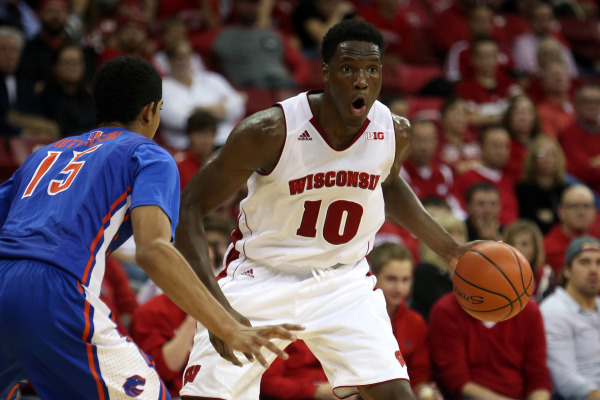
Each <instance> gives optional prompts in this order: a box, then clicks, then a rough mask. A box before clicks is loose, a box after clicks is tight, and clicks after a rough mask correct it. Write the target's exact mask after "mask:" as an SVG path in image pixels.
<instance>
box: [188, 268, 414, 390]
mask: <svg viewBox="0 0 600 400" xmlns="http://www.w3.org/2000/svg"><path fill="white" fill-rule="evenodd" d="M368 272H369V265H368V264H367V261H366V260H364V259H363V260H362V261H360V262H358V263H356V264H353V265H342V266H337V267H334V268H329V269H324V270H314V269H312V270H307V271H306V272H304V271H303V272H301V273H296V272H294V273H291V272H284V271H279V270H275V269H273V268H269V267H266V266H261V265H258V264H256V263H255V262H253V261H250V260H248V259H245V258H241V259H239V260H236V261H234V262H233V263H231V264H230V265H229V268H228V272H227V276H226V277H225V278H222V279H220V280H219V284H220V286H221V289H222V290H223V292H224V293H225V295H226V296H227V298H228V300H229V302H230V303H231V305H232V306H233V308H234V309H236V310H237V311H238V312H240V313H241V314H242V315H244V316H245V317H247V318H248V319H249V320H250V322H251V323H252V325H253V326H260V325H270V324H280V323H286V322H290V323H298V324H301V325H304V326H305V327H306V330H305V331H301V332H297V336H298V338H300V339H302V340H304V342H305V343H306V344H307V346H308V347H309V348H310V350H311V351H312V352H313V354H314V355H315V356H316V357H317V358H318V359H319V361H320V362H321V364H322V366H323V369H324V371H325V374H326V375H327V378H328V379H329V382H330V383H331V385H332V387H333V388H334V393H335V394H336V395H337V396H338V397H340V398H344V397H347V396H350V395H351V394H354V393H357V392H358V390H357V388H356V387H357V386H366V385H373V384H377V383H381V382H386V381H391V380H397V379H406V380H407V379H408V373H407V370H406V366H403V365H401V364H400V361H399V358H400V350H399V347H398V343H397V342H396V338H395V337H394V335H393V332H392V327H391V324H390V319H389V317H388V314H387V310H386V305H385V299H384V297H383V293H382V292H381V290H373V288H374V286H375V282H376V281H375V277H374V276H368V275H367V274H368ZM273 342H274V343H276V344H277V345H278V346H279V347H280V348H285V346H287V345H288V344H289V342H287V341H281V340H273ZM263 355H264V356H265V358H266V359H267V360H268V361H269V362H272V361H273V359H274V358H275V355H274V354H272V353H270V352H268V351H267V350H265V349H263ZM236 356H237V357H238V358H239V359H240V360H241V361H242V362H243V363H244V366H243V367H242V368H240V367H236V366H234V365H233V364H231V363H230V362H229V361H226V360H224V359H223V358H221V357H220V356H219V354H218V353H217V352H216V351H215V350H214V348H213V346H212V344H211V343H210V341H209V338H208V331H207V330H206V329H205V328H204V327H202V326H201V325H199V327H198V330H197V332H196V335H195V337H194V346H193V349H192V352H191V354H190V359H189V362H188V365H187V368H186V373H185V375H184V387H183V389H182V390H181V392H180V394H181V395H182V396H183V397H184V398H185V396H190V397H196V398H208V399H224V400H257V399H258V397H259V391H260V377H261V375H262V373H263V372H264V368H263V367H262V366H261V365H260V364H259V363H258V362H252V363H250V362H248V361H247V360H246V358H245V357H244V355H243V354H241V353H237V352H236ZM400 359H401V358H400Z"/></svg>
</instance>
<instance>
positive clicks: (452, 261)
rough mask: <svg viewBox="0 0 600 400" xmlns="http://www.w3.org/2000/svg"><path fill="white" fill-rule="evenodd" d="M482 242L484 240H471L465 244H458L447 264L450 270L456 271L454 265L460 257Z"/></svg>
mask: <svg viewBox="0 0 600 400" xmlns="http://www.w3.org/2000/svg"><path fill="white" fill-rule="evenodd" d="M483 242H486V240H473V241H471V242H467V243H460V244H459V245H458V247H457V249H456V254H455V255H454V257H452V258H451V259H450V261H449V262H448V263H449V264H450V266H451V267H452V269H456V264H458V260H459V259H460V257H462V255H463V254H465V253H466V252H467V251H468V250H469V249H470V248H471V247H473V246H475V245H478V244H479V243H483Z"/></svg>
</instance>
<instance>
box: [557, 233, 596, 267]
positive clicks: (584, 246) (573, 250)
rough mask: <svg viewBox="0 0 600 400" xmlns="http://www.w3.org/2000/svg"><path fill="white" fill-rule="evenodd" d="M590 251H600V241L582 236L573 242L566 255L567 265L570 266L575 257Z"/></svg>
mask: <svg viewBox="0 0 600 400" xmlns="http://www.w3.org/2000/svg"><path fill="white" fill-rule="evenodd" d="M588 250H592V251H600V240H598V239H596V238H594V237H591V236H582V237H580V238H577V239H574V240H572V241H571V243H570V244H569V247H567V252H566V253H565V265H570V264H571V262H573V259H575V257H577V256H578V255H579V254H581V253H583V252H584V251H588Z"/></svg>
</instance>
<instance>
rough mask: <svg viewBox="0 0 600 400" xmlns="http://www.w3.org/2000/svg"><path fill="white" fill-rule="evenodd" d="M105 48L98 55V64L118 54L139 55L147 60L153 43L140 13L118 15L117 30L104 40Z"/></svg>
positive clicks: (152, 49)
mask: <svg viewBox="0 0 600 400" xmlns="http://www.w3.org/2000/svg"><path fill="white" fill-rule="evenodd" d="M105 45H106V47H105V49H104V51H103V52H102V53H101V54H100V56H99V57H98V65H100V64H102V63H104V62H105V61H108V60H112V59H113V58H115V57H119V56H139V57H142V58H145V59H146V60H148V61H151V60H152V56H151V54H152V53H153V52H154V50H155V45H154V43H153V42H152V41H150V40H148V26H147V22H146V21H145V20H144V19H143V17H142V15H141V14H131V15H120V16H119V17H118V18H117V31H116V32H115V33H114V35H111V36H109V37H108V38H107V39H106V42H105Z"/></svg>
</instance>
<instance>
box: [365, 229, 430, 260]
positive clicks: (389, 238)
mask: <svg viewBox="0 0 600 400" xmlns="http://www.w3.org/2000/svg"><path fill="white" fill-rule="evenodd" d="M387 242H389V243H396V244H401V245H403V246H404V247H406V248H407V249H409V250H410V252H411V254H412V256H413V261H414V264H415V265H417V263H418V262H419V239H418V238H417V237H416V236H414V235H413V234H412V233H410V231H408V230H407V229H405V228H403V227H401V226H400V225H398V224H395V223H394V222H391V221H385V222H384V223H383V225H381V228H379V231H378V232H377V234H376V235H375V245H374V246H375V247H377V246H379V245H380V244H382V243H387Z"/></svg>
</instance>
